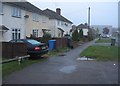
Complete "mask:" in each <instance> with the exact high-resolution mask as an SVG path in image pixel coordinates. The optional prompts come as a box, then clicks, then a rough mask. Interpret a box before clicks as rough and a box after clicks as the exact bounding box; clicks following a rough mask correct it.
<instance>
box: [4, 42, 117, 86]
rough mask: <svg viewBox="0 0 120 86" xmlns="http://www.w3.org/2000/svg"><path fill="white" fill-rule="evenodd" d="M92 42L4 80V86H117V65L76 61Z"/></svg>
mask: <svg viewBox="0 0 120 86" xmlns="http://www.w3.org/2000/svg"><path fill="white" fill-rule="evenodd" d="M94 42H95V41H91V42H89V43H85V44H83V45H82V46H79V47H77V48H76V49H73V50H70V51H69V52H67V53H65V56H55V57H50V58H49V59H48V61H46V62H43V63H36V64H33V65H31V66H29V67H27V68H25V69H23V70H21V71H19V72H16V73H14V74H11V75H9V76H8V77H6V78H4V79H3V84H117V83H118V66H117V64H118V63H117V62H112V61H107V62H102V61H78V60H76V59H77V58H78V57H79V54H80V52H82V51H83V50H84V49H86V48H87V47H88V46H90V45H92V44H94Z"/></svg>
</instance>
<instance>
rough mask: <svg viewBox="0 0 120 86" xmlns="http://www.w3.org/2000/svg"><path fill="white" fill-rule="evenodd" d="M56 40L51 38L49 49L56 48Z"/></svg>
mask: <svg viewBox="0 0 120 86" xmlns="http://www.w3.org/2000/svg"><path fill="white" fill-rule="evenodd" d="M55 42H56V40H49V50H53V49H55Z"/></svg>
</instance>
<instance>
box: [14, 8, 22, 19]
mask: <svg viewBox="0 0 120 86" xmlns="http://www.w3.org/2000/svg"><path fill="white" fill-rule="evenodd" d="M12 17H18V18H21V9H20V8H18V7H13V8H12Z"/></svg>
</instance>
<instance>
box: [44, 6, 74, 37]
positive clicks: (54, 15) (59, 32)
mask: <svg viewBox="0 0 120 86" xmlns="http://www.w3.org/2000/svg"><path fill="white" fill-rule="evenodd" d="M43 13H44V15H46V16H47V17H49V29H50V33H51V35H52V37H63V36H64V34H69V31H70V29H71V28H72V22H71V21H70V20H68V19H66V18H65V17H63V16H62V15H61V9H60V8H57V9H56V12H54V11H52V10H50V9H45V10H43Z"/></svg>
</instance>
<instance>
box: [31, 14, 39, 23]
mask: <svg viewBox="0 0 120 86" xmlns="http://www.w3.org/2000/svg"><path fill="white" fill-rule="evenodd" d="M32 16H33V21H36V22H38V21H39V15H38V14H36V13H33V14H32Z"/></svg>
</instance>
